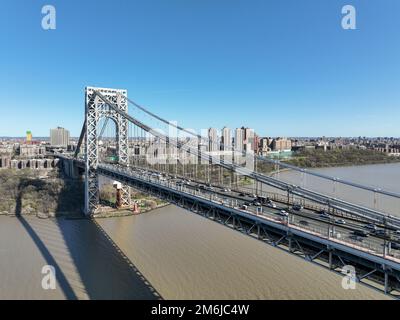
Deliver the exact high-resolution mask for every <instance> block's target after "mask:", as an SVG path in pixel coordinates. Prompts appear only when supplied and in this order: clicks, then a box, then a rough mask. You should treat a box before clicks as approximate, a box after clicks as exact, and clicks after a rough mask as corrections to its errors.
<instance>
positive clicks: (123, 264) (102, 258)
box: [15, 179, 161, 300]
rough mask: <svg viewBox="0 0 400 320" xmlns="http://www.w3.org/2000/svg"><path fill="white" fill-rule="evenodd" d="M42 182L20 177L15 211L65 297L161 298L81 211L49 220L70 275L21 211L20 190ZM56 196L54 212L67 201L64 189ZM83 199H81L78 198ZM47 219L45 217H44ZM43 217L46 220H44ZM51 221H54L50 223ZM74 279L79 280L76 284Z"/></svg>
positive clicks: (39, 184) (115, 245)
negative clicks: (56, 234)
mask: <svg viewBox="0 0 400 320" xmlns="http://www.w3.org/2000/svg"><path fill="white" fill-rule="evenodd" d="M45 183H46V182H44V181H42V180H40V179H34V180H32V179H29V180H23V181H21V183H20V185H19V189H18V194H17V198H16V209H15V214H16V217H17V219H18V220H19V222H20V223H21V225H22V226H23V227H24V229H25V231H26V232H27V233H28V234H29V236H30V237H31V239H32V241H33V242H34V243H35V245H36V247H37V248H38V250H39V251H40V253H41V255H42V256H43V258H44V259H45V260H46V263H47V264H48V265H52V266H53V267H54V268H55V271H56V277H57V284H58V287H59V288H60V289H61V290H62V292H63V294H64V296H65V298H66V299H81V298H83V299H85V298H88V299H139V300H144V299H146V300H148V299H161V296H160V295H159V294H158V293H157V291H156V290H155V289H154V288H153V287H152V286H151V284H150V283H149V281H147V279H146V278H145V277H144V276H143V275H142V274H141V273H140V271H139V270H138V269H137V268H136V267H135V266H134V264H133V263H132V262H131V261H130V260H129V258H128V257H127V256H126V255H125V254H124V253H123V252H122V250H121V249H120V248H119V247H118V245H117V244H116V243H115V242H114V241H113V240H112V239H111V238H110V237H109V236H108V234H107V233H106V232H105V231H104V229H103V228H102V227H101V226H100V225H99V224H98V223H97V221H95V220H93V219H88V218H85V217H84V216H83V214H77V215H74V216H71V217H57V218H54V219H51V220H52V221H49V225H48V227H49V228H53V227H54V228H55V229H56V232H57V233H59V234H60V235H61V237H62V239H63V240H64V244H65V247H66V249H67V252H65V255H69V257H70V260H71V261H72V262H73V267H74V268H75V270H76V273H77V275H78V277H76V276H71V271H70V270H71V266H70V265H69V266H68V265H65V261H62V260H65V257H64V258H63V257H62V258H61V259H60V258H57V256H59V252H57V254H56V255H57V256H56V255H55V254H53V253H52V250H51V247H52V244H51V243H49V241H48V239H46V237H43V235H41V233H40V232H37V231H36V230H35V227H34V223H32V222H30V221H29V220H30V219H26V218H25V217H24V216H23V215H22V214H21V212H22V199H23V195H24V190H25V189H26V188H28V187H32V186H35V187H36V188H40V187H41V186H44V184H45ZM59 194H60V196H59V197H58V202H57V210H56V212H55V213H56V216H57V214H59V213H61V212H64V211H63V210H64V209H65V208H66V207H68V206H70V205H71V198H70V196H69V194H68V190H62V191H61V192H60V193H59ZM80 203H83V200H82V202H80ZM47 221H48V220H47ZM47 221H46V222H47ZM53 223H54V224H53ZM57 247H60V245H59V244H57ZM77 283H80V284H78V285H77Z"/></svg>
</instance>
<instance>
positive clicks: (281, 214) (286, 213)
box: [278, 210, 289, 217]
mask: <svg viewBox="0 0 400 320" xmlns="http://www.w3.org/2000/svg"><path fill="white" fill-rule="evenodd" d="M278 214H279V215H280V216H284V217H288V216H289V213H288V212H287V211H286V210H281V211H279V213H278Z"/></svg>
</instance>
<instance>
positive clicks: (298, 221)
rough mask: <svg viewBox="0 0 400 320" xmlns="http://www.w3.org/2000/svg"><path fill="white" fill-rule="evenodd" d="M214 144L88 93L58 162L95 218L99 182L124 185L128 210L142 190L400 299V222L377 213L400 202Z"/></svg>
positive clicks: (116, 96)
mask: <svg viewBox="0 0 400 320" xmlns="http://www.w3.org/2000/svg"><path fill="white" fill-rule="evenodd" d="M128 106H129V111H128ZM210 143H215V141H210V139H209V138H208V137H205V136H202V135H201V134H197V133H196V132H195V131H193V130H189V129H185V128H184V127H182V126H179V125H177V124H176V123H174V122H170V121H168V120H166V119H164V118H162V117H160V116H159V115H157V114H155V113H153V112H151V111H150V110H148V109H147V108H145V107H143V106H141V105H139V104H137V103H135V102H134V101H132V100H130V99H128V94H127V91H126V90H120V89H108V88H96V87H86V90H85V121H84V124H83V126H82V131H81V134H80V137H79V142H78V145H77V149H76V151H75V153H74V154H65V153H64V154H56V156H57V157H58V158H59V159H60V160H61V163H62V168H63V170H64V172H65V173H66V174H67V175H68V176H70V177H74V176H79V174H83V175H84V182H85V203H84V212H85V214H86V215H88V216H92V215H93V214H95V213H96V212H98V210H99V209H100V207H101V205H100V201H99V188H100V186H99V176H104V177H106V178H109V179H111V180H112V181H118V182H119V183H120V188H119V190H118V205H119V206H120V207H124V208H130V206H131V201H132V200H131V190H130V189H131V188H135V189H137V190H141V191H144V192H146V193H148V194H151V195H154V196H156V197H159V198H162V199H165V200H167V201H168V202H171V203H174V204H176V205H178V206H181V207H183V208H186V209H187V210H189V211H191V212H194V213H197V214H200V215H202V216H204V217H206V218H209V219H212V220H214V221H216V222H219V223H221V224H223V225H226V226H228V227H231V228H233V229H235V230H237V231H239V232H243V233H244V234H246V235H249V236H252V237H254V238H256V239H259V240H260V241H264V242H266V243H268V244H270V245H273V246H275V247H277V248H280V249H282V250H286V251H288V252H289V253H291V254H296V255H298V256H299V257H302V258H304V259H306V260H308V261H310V262H313V263H317V264H319V265H321V266H323V267H325V268H329V269H330V270H332V271H334V272H338V273H340V272H341V270H342V268H343V267H344V266H352V267H353V268H354V272H355V273H354V277H355V279H356V280H357V281H358V282H362V283H364V284H366V285H369V286H372V287H374V288H376V289H378V290H382V291H383V292H384V293H386V294H391V295H394V296H397V294H399V293H400V215H399V216H396V213H393V212H391V213H388V212H383V211H382V210H380V209H379V206H378V204H379V201H378V200H379V198H380V197H382V198H390V199H392V200H393V201H399V202H398V203H399V204H400V195H399V194H396V193H394V192H389V191H386V190H382V189H379V188H372V187H368V186H364V185H361V184H357V183H353V182H351V181H346V180H343V179H338V178H334V177H330V176H327V175H323V174H320V173H316V172H314V171H309V170H307V169H304V168H298V167H294V166H291V165H289V164H287V163H284V162H282V161H278V160H273V159H270V158H267V157H262V156H259V155H257V154H254V152H252V151H249V150H246V151H244V150H237V149H235V148H234V147H233V145H232V144H231V143H228V144H226V142H225V144H224V143H221V145H220V146H218V148H217V149H218V151H216V152H211V151H209V150H207V146H209V145H210ZM281 169H290V170H292V171H294V172H298V173H299V175H300V177H301V183H300V184H299V185H295V184H293V183H290V182H288V181H284V179H280V175H279V172H280V170H281ZM271 171H274V172H275V175H271V174H270V172H271ZM308 176H309V177H315V178H318V179H321V180H323V181H326V183H328V184H331V185H332V190H333V191H332V194H325V193H322V192H320V191H316V190H312V189H311V188H307V183H306V179H307V178H306V177H308ZM341 186H343V187H346V188H353V189H354V190H358V191H359V192H365V194H366V196H365V202H366V203H365V204H364V203H359V202H358V203H357V202H355V201H349V199H341V198H339V197H337V196H336V190H337V189H339V188H340V187H341ZM368 201H370V202H371V204H367V202H368ZM399 207H400V206H399Z"/></svg>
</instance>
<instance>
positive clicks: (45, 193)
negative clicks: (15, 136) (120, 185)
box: [0, 169, 84, 215]
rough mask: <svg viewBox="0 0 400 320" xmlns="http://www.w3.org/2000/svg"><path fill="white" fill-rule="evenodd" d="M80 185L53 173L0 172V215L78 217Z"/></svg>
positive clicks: (81, 186)
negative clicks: (73, 215)
mask: <svg viewBox="0 0 400 320" xmlns="http://www.w3.org/2000/svg"><path fill="white" fill-rule="evenodd" d="M83 194H84V193H83V183H82V181H80V180H69V179H65V178H63V177H61V176H59V173H58V172H57V171H52V172H44V171H38V170H12V169H5V170H4V169H2V170H0V213H2V214H34V215H38V214H49V215H61V214H78V213H80V212H81V211H82V206H83Z"/></svg>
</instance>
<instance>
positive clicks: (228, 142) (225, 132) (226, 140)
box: [221, 127, 232, 151]
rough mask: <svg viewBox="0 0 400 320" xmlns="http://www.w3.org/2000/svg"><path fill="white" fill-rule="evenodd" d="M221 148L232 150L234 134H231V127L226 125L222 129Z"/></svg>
mask: <svg viewBox="0 0 400 320" xmlns="http://www.w3.org/2000/svg"><path fill="white" fill-rule="evenodd" d="M221 137H222V138H221V139H222V140H221V144H222V146H221V150H223V151H229V150H232V136H231V129H229V128H227V127H224V128H223V129H222V135H221Z"/></svg>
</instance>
